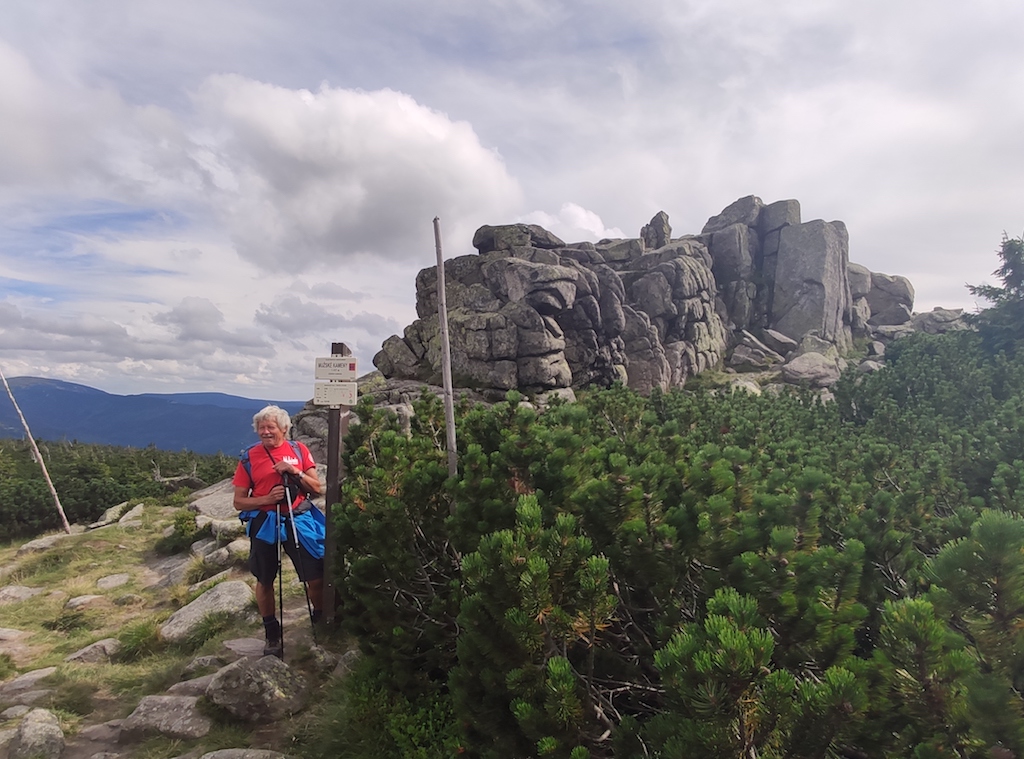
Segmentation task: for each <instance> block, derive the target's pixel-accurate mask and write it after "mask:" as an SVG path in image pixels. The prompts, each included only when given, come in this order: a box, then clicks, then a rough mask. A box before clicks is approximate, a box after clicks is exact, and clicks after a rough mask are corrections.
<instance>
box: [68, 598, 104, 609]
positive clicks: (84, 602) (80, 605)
mask: <svg viewBox="0 0 1024 759" xmlns="http://www.w3.org/2000/svg"><path fill="white" fill-rule="evenodd" d="M103 600H104V597H103V596H98V595H86V596H75V597H74V598H72V599H70V600H69V601H68V602H67V603H66V604H64V606H65V607H66V608H68V609H72V610H76V609H86V608H89V607H90V606H95V605H96V602H97V601H103Z"/></svg>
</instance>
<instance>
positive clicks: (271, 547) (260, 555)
mask: <svg viewBox="0 0 1024 759" xmlns="http://www.w3.org/2000/svg"><path fill="white" fill-rule="evenodd" d="M268 513H269V512H266V511H261V512H260V513H259V514H257V515H256V516H255V517H253V519H252V521H251V522H250V523H249V571H250V572H252V575H253V577H255V578H256V581H257V582H258V583H260V585H273V583H274V578H275V577H277V544H275V543H264V542H263V541H262V540H257V539H256V533H257V532H259V531H260V527H262V526H263V523H264V522H265V521H266V520H267V515H268ZM285 526H286V527H287V528H288V530H287V532H288V539H287V540H283V541H281V547H282V548H283V549H284V551H285V553H287V554H288V558H289V559H291V561H292V566H293V567H295V573H296V574H297V575H298V576H299V580H300V581H301V582H310V581H311V580H319V579H321V578H322V577H323V576H324V560H323V559H317V558H316V557H314V556H313V554H311V553H310V552H309V551H307V550H306V549H305V548H303V546H302V543H301V542H300V543H299V545H298V546H296V545H295V540H294V533H293V532H292V526H291V524H290V523H288V522H287V521H286V522H285Z"/></svg>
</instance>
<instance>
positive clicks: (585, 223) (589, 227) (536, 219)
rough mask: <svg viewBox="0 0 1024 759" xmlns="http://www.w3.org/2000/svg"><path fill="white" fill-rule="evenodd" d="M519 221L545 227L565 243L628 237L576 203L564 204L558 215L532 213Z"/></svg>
mask: <svg viewBox="0 0 1024 759" xmlns="http://www.w3.org/2000/svg"><path fill="white" fill-rule="evenodd" d="M517 221H519V222H522V223H524V224H537V225H539V226H541V227H544V229H546V230H547V231H548V232H551V233H552V234H554V235H555V236H557V237H560V238H562V240H563V241H565V242H584V241H589V242H596V241H598V240H602V239H605V238H607V239H616V238H621V237H626V234H625V233H623V231H622V230H621V229H618V228H617V227H612V228H610V229H609V228H608V227H606V226H605V224H604V222H602V221H601V217H600V216H598V215H597V214H596V213H594V212H593V211H588V210H587V209H586V208H583V207H582V206H579V205H577V204H576V203H563V204H562V207H561V208H560V209H559V210H558V213H557V214H551V213H547V212H545V211H531V212H530V213H528V214H525V215H523V216H521V217H519V219H517Z"/></svg>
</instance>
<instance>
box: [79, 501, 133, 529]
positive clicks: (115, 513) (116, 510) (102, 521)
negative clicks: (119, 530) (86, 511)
mask: <svg viewBox="0 0 1024 759" xmlns="http://www.w3.org/2000/svg"><path fill="white" fill-rule="evenodd" d="M127 508H128V501H123V502H122V503H119V504H118V505H117V506H111V507H110V508H109V509H107V510H106V511H104V512H103V516H101V517H100V518H99V519H97V520H96V521H95V522H93V523H92V524H90V525H88V526H87V527H86V529H88V530H96V529H99V528H100V527H106V526H107V525H108V524H113V523H114V522H116V521H117V520H118V519H120V517H121V515H122V514H123V513H124V511H125V509H127Z"/></svg>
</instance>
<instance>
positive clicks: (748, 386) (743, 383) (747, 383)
mask: <svg viewBox="0 0 1024 759" xmlns="http://www.w3.org/2000/svg"><path fill="white" fill-rule="evenodd" d="M729 387H731V388H732V389H733V390H734V391H737V390H742V391H743V392H745V393H750V394H751V395H760V394H761V386H760V385H758V384H757V383H756V382H754V381H753V380H749V379H739V378H737V379H734V380H732V381H731V382H730V383H729Z"/></svg>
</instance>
